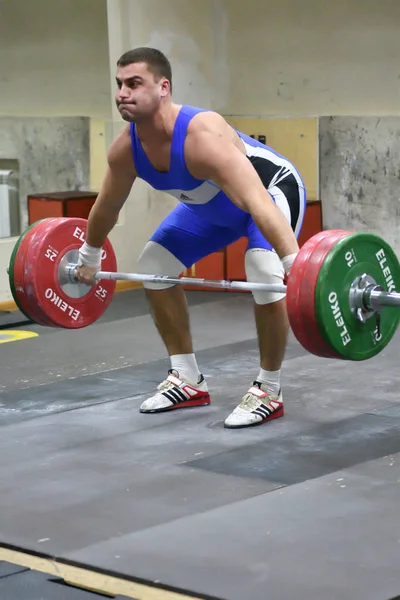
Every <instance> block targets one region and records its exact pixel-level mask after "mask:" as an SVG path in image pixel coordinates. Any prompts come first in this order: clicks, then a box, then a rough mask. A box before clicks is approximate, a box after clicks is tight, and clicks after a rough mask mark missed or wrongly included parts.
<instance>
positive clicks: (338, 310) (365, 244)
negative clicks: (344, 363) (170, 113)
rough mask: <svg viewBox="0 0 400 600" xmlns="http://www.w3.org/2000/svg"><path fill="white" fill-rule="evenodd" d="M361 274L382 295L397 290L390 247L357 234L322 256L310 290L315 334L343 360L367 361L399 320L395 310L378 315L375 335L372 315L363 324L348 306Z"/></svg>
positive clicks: (397, 268)
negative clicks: (371, 279) (369, 277)
mask: <svg viewBox="0 0 400 600" xmlns="http://www.w3.org/2000/svg"><path fill="white" fill-rule="evenodd" d="M363 273H366V274H367V275H370V276H371V277H373V278H374V279H375V281H376V283H377V285H379V286H381V287H382V288H383V289H384V290H388V291H395V290H397V289H399V288H400V265H399V261H398V258H397V256H396V254H395V253H394V251H393V250H392V249H391V247H390V246H389V245H388V244H387V242H385V241H384V240H383V239H382V238H380V237H379V236H377V235H375V234H372V233H366V232H360V233H353V234H351V235H348V236H347V237H345V238H343V239H342V240H339V241H338V242H337V244H336V245H335V246H334V247H333V248H332V250H331V251H330V252H329V253H328V255H327V256H326V258H325V260H324V263H323V265H322V267H321V269H320V273H319V277H318V282H317V285H316V290H315V305H316V312H317V320H318V323H319V327H320V331H321V333H322V335H323V337H324V338H325V340H326V342H327V343H328V344H329V345H330V346H331V347H332V348H333V349H334V350H335V351H336V352H337V353H338V354H339V355H340V356H341V357H343V358H344V359H347V360H356V361H361V360H367V359H369V358H371V357H373V356H375V355H377V354H379V352H381V351H382V350H383V349H384V348H385V347H386V346H387V344H388V343H389V342H390V340H391V339H392V337H393V335H394V333H395V331H396V329H397V327H398V324H399V320H400V311H399V309H398V308H392V307H390V308H389V307H388V308H384V309H383V310H382V312H381V313H380V315H381V319H380V321H381V322H380V333H379V334H378V329H377V320H376V317H375V315H373V316H372V317H371V318H369V319H368V320H367V321H366V323H362V322H361V321H359V320H358V319H357V317H356V315H355V314H354V313H353V311H352V310H351V307H350V302H349V295H350V288H351V285H352V283H353V282H354V281H355V279H357V277H359V276H360V275H362V274H363Z"/></svg>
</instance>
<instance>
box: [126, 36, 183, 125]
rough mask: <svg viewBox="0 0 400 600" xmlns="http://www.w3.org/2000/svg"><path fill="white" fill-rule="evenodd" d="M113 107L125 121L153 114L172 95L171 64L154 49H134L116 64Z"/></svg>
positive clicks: (136, 120)
mask: <svg viewBox="0 0 400 600" xmlns="http://www.w3.org/2000/svg"><path fill="white" fill-rule="evenodd" d="M116 80H117V86H118V91H117V93H116V96H115V100H116V104H117V107H118V110H119V112H120V113H121V116H122V118H123V119H125V121H130V122H135V123H139V122H140V121H143V120H144V119H146V118H148V117H150V116H152V115H153V114H155V113H156V112H157V110H158V109H159V107H160V105H161V103H162V102H164V101H165V100H166V99H169V98H170V96H171V92H172V73H171V65H170V63H169V60H168V59H167V57H166V56H165V55H164V54H163V53H162V52H160V50H156V49H155V48H135V49H134V50H129V51H128V52H125V54H123V55H122V56H121V57H120V58H119V60H118V61H117V77H116Z"/></svg>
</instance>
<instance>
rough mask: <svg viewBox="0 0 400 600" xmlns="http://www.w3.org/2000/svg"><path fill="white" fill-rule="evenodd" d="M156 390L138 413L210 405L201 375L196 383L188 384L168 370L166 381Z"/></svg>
mask: <svg viewBox="0 0 400 600" xmlns="http://www.w3.org/2000/svg"><path fill="white" fill-rule="evenodd" d="M157 390H158V391H157V393H156V394H155V395H154V396H151V398H147V400H145V401H144V402H143V403H142V404H141V406H140V409H139V410H140V412H142V413H155V412H163V411H166V410H173V409H175V408H186V407H193V406H207V405H208V404H210V395H209V393H208V388H207V384H206V381H205V379H204V377H203V375H201V376H200V377H199V380H198V381H197V383H190V382H188V381H185V380H184V379H180V378H179V373H178V372H177V371H175V370H172V369H170V370H169V371H168V377H167V379H165V380H164V381H163V382H162V383H160V385H159V386H158V387H157Z"/></svg>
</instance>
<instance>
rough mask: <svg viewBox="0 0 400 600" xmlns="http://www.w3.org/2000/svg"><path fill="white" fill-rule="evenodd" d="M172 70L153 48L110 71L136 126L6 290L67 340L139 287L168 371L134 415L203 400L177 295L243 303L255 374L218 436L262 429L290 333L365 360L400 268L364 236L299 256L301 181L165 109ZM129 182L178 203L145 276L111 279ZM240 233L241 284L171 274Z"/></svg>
mask: <svg viewBox="0 0 400 600" xmlns="http://www.w3.org/2000/svg"><path fill="white" fill-rule="evenodd" d="M135 61H136V62H135ZM169 69H170V68H169V63H168V61H167V60H166V59H165V57H164V56H163V55H162V54H160V53H158V51H155V50H151V49H138V50H135V51H132V52H129V53H128V54H127V55H124V56H123V57H122V59H121V60H120V61H119V67H118V78H117V81H118V84H119V87H120V91H119V92H118V94H117V103H118V106H119V108H120V111H121V114H122V115H123V117H124V118H125V119H126V120H128V121H131V124H130V126H129V127H128V128H127V129H126V130H125V131H123V132H122V133H121V135H120V136H119V137H118V138H117V139H116V141H115V142H114V143H113V144H112V146H111V148H110V151H109V156H108V158H109V168H108V170H107V173H106V177H105V180H104V183H103V186H102V189H101V190H100V193H99V196H98V198H97V200H96V203H95V205H94V207H93V209H92V211H91V213H90V217H89V220H88V221H86V220H85V219H80V218H67V217H60V218H49V219H43V220H41V221H38V222H37V223H34V224H33V225H31V226H29V227H28V228H27V229H26V231H24V232H23V233H22V234H21V236H20V237H19V239H18V241H17V243H16V244H15V247H14V249H13V252H12V255H11V258H10V264H9V268H8V272H9V282H10V289H11V292H12V295H13V298H14V300H15V302H16V304H17V306H18V307H19V308H20V310H21V311H22V312H23V313H24V314H25V315H26V316H27V317H28V318H30V319H32V320H33V321H35V322H36V323H39V324H41V325H44V326H50V327H64V328H69V329H75V328H81V327H87V326H88V325H90V324H91V323H94V322H95V321H96V320H97V319H98V318H99V317H100V316H101V315H102V314H103V313H104V311H105V310H106V309H107V307H108V306H109V304H110V302H111V299H112V294H113V292H114V289H115V282H116V281H117V280H119V279H120V280H124V279H125V280H133V281H142V282H143V283H144V285H145V288H146V292H147V295H148V298H149V301H150V305H151V309H152V312H153V316H154V320H155V323H156V326H157V328H158V330H159V332H160V334H161V337H162V339H163V340H164V343H165V346H166V348H167V351H168V354H169V356H170V361H171V369H170V371H169V374H168V377H167V378H166V379H165V380H164V381H163V382H162V383H161V384H160V386H159V388H158V391H157V393H156V394H155V395H154V396H152V397H151V398H149V399H147V400H145V401H144V402H143V403H142V406H141V411H142V412H158V411H162V410H171V409H174V408H181V407H182V408H183V407H188V406H200V405H207V404H209V402H210V397H209V393H208V389H207V385H206V382H205V381H204V378H203V377H202V375H201V373H200V371H199V369H198V366H197V363H196V359H195V355H194V352H193V347H192V340H191V337H190V329H189V317H188V311H187V305H186V303H185V296H184V293H183V289H182V287H181V285H178V284H187V283H190V282H191V283H193V284H195V285H198V286H207V287H216V288H222V289H232V290H240V289H241V290H245V289H247V290H249V291H252V292H253V296H254V301H255V318H256V326H257V334H258V340H259V349H260V371H259V373H258V375H256V379H255V382H254V383H253V385H252V386H251V387H250V389H249V391H248V392H247V393H246V394H245V396H244V397H243V400H242V402H241V403H240V405H239V406H238V407H237V408H236V409H235V410H234V411H233V413H232V414H231V415H229V417H228V418H227V419H226V421H225V426H226V427H247V426H250V425H257V424H260V423H264V422H266V421H268V420H269V419H272V418H276V417H279V416H282V415H283V401H282V392H281V388H280V369H281V364H282V360H283V356H284V352H285V346H286V338H287V331H288V325H289V324H290V326H291V328H292V331H293V333H294V335H295V337H296V339H297V340H298V341H299V342H300V344H301V345H302V346H303V347H304V348H305V349H306V350H307V351H309V352H311V353H313V354H314V355H316V356H320V357H328V358H336V359H342V360H358V361H360V360H366V359H369V358H372V357H373V356H376V355H377V354H378V353H379V352H381V351H382V350H383V349H384V348H385V347H386V346H387V344H388V343H389V341H390V340H391V338H392V337H393V335H394V333H395V331H396V329H397V327H398V323H399V321H400V311H398V310H397V311H393V309H391V308H387V307H397V308H398V307H400V293H399V292H396V289H397V288H398V287H399V286H400V264H399V260H398V258H397V256H396V254H395V252H394V251H393V249H392V248H391V247H390V246H389V244H388V243H387V242H385V241H384V240H383V239H382V238H380V237H379V236H377V235H376V234H373V233H367V232H361V233H357V232H354V231H342V230H332V231H331V230H326V231H322V232H320V233H318V234H316V235H314V236H313V237H312V238H310V239H309V240H308V241H307V242H306V243H305V244H304V245H303V246H302V248H301V250H299V249H298V246H297V241H296V238H297V235H298V233H299V230H300V227H301V223H302V219H303V215H304V205H305V193H304V188H303V186H302V183H301V179H300V176H299V175H298V173H297V171H296V170H295V169H294V167H293V166H292V165H291V164H290V163H289V162H288V161H287V160H286V159H284V158H283V157H280V156H279V155H277V154H275V153H274V152H273V151H272V150H271V149H269V148H267V147H266V146H264V145H262V144H259V143H258V142H256V141H254V140H252V139H251V138H248V137H247V136H245V135H243V134H242V133H240V132H235V131H234V130H233V129H232V128H231V127H229V126H228V125H227V123H226V122H225V121H224V120H223V119H222V118H221V117H219V116H218V115H216V114H215V113H213V112H211V111H210V112H207V111H201V110H199V109H194V108H192V107H188V106H177V105H175V104H172V102H171V95H170V82H171V75H170V70H169ZM154 140H156V143H155V142H154ZM150 159H151V160H150ZM136 177H142V178H143V179H145V180H146V181H148V182H149V183H150V184H151V185H153V186H154V187H156V188H157V189H161V190H164V191H167V192H169V193H171V194H173V195H174V196H175V197H177V198H178V199H180V201H181V203H180V204H179V205H178V207H177V208H176V209H175V210H174V211H172V213H171V214H170V215H169V216H168V217H167V219H165V221H164V222H163V223H162V224H161V225H160V227H159V228H158V229H157V231H156V232H155V233H154V234H153V236H152V237H151V239H150V240H149V242H148V243H147V244H146V246H145V248H144V250H143V252H142V253H141V256H140V259H139V270H140V273H120V272H118V271H117V270H116V269H117V262H116V257H115V253H114V250H113V248H112V245H111V242H110V240H109V238H108V233H109V231H111V229H112V228H113V226H114V225H115V223H116V221H117V218H118V214H119V211H120V209H121V207H122V205H123V203H124V202H125V200H126V198H127V197H128V195H129V191H130V189H131V186H132V184H133V182H134V180H135V179H136ZM242 235H244V236H247V237H248V240H249V244H248V249H247V252H246V258H245V267H246V274H247V281H244V282H242V281H223V280H222V281H214V280H205V279H199V278H188V277H181V276H180V273H181V272H182V271H183V270H184V268H185V267H188V266H191V265H192V264H193V263H194V262H196V261H197V260H199V259H200V258H202V257H203V256H205V255H207V254H209V253H211V252H215V251H216V250H218V249H219V248H223V247H224V246H226V245H227V244H229V243H231V242H233V241H235V240H236V239H238V237H241V236H242ZM85 240H86V241H85ZM267 240H268V241H267ZM100 266H101V268H102V269H103V270H102V271H100V270H99V269H100ZM285 271H286V273H287V274H288V281H287V286H285V285H284V284H283V279H284V273H285ZM152 272H156V273H157V274H156V275H154V274H151V273H152Z"/></svg>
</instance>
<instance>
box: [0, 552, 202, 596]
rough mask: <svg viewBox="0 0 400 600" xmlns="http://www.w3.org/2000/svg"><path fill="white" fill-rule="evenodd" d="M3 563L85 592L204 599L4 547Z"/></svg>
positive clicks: (0, 556)
mask: <svg viewBox="0 0 400 600" xmlns="http://www.w3.org/2000/svg"><path fill="white" fill-rule="evenodd" d="M0 560H4V561H7V562H10V563H13V564H15V565H19V566H22V567H27V568H29V569H32V570H35V571H41V572H42V573H47V574H49V575H53V576H57V577H59V578H62V579H63V580H64V581H65V582H66V583H70V584H72V585H74V586H76V587H80V588H82V589H87V590H91V591H93V592H95V591H97V592H98V593H103V594H109V595H113V596H116V595H121V596H127V597H128V598H135V599H136V598H137V600H201V596H200V597H199V596H192V595H190V596H187V595H185V594H182V593H180V592H173V591H170V590H163V589H160V588H154V587H151V586H147V585H145V584H142V583H136V582H134V581H130V580H128V579H120V578H118V577H116V576H111V575H107V574H103V573H98V572H95V571H90V570H89V569H84V568H83V567H75V566H72V565H67V564H64V563H62V562H59V561H57V560H54V559H50V558H41V557H40V556H35V555H33V554H29V553H25V552H19V551H16V550H9V549H8V548H1V547H0Z"/></svg>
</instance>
